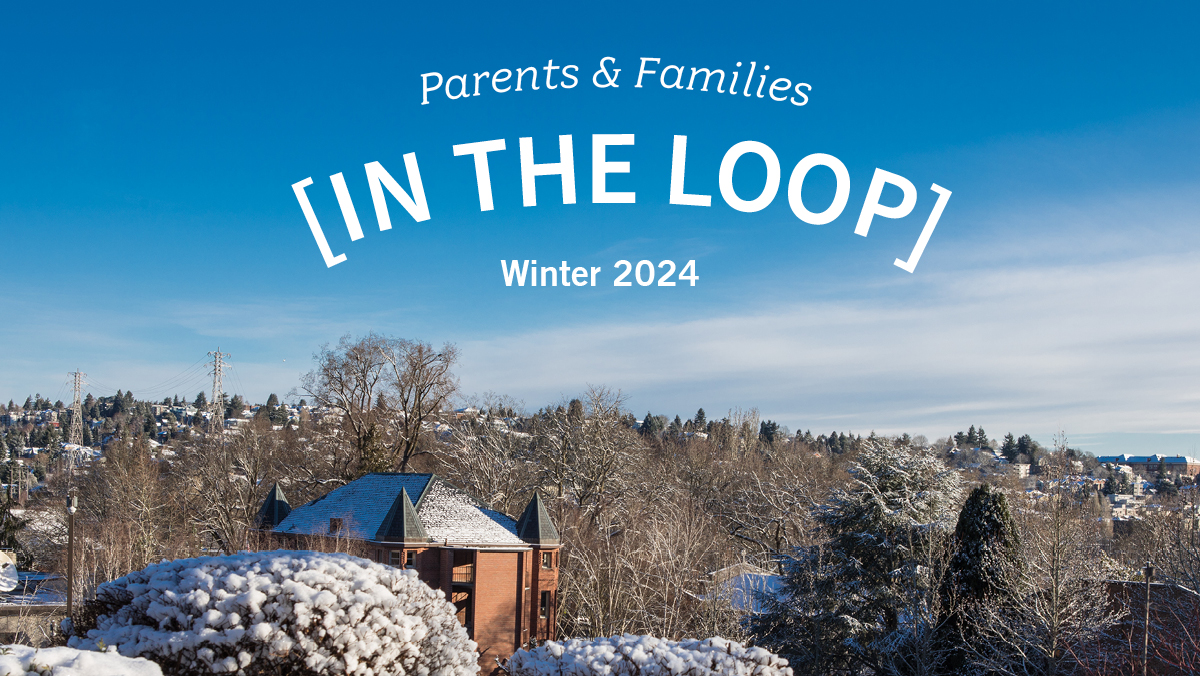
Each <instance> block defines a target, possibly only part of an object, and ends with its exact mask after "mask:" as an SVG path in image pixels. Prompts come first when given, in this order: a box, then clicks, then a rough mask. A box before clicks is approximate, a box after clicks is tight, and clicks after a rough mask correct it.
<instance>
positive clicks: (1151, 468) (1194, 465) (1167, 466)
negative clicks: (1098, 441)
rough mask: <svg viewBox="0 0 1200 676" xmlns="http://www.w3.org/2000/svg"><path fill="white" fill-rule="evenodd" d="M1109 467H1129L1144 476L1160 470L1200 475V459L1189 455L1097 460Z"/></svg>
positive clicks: (1110, 457) (1131, 456)
mask: <svg viewBox="0 0 1200 676" xmlns="http://www.w3.org/2000/svg"><path fill="white" fill-rule="evenodd" d="M1096 459H1097V460H1099V461H1100V462H1101V463H1105V464H1109V465H1128V466H1129V467H1131V468H1133V469H1134V470H1137V471H1140V472H1142V473H1143V474H1147V473H1150V472H1155V473H1157V472H1158V471H1159V469H1162V470H1165V471H1166V472H1167V473H1169V474H1179V475H1181V476H1196V475H1198V474H1200V459H1197V458H1193V457H1191V456H1189V455H1124V454H1122V455H1102V456H1100V457H1099V458H1096Z"/></svg>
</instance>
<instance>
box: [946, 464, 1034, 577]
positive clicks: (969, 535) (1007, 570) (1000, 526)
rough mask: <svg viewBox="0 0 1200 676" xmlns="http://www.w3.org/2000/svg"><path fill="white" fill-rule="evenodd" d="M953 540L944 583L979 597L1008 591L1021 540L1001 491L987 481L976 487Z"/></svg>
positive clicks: (1017, 562) (968, 499) (962, 512)
mask: <svg viewBox="0 0 1200 676" xmlns="http://www.w3.org/2000/svg"><path fill="white" fill-rule="evenodd" d="M954 539H955V546H956V552H955V554H954V558H953V559H951V562H950V575H949V577H948V579H947V582H948V584H950V585H953V588H954V589H953V591H954V592H955V593H956V594H957V595H959V596H960V597H963V596H966V597H969V598H971V599H974V600H981V599H984V598H986V597H989V596H991V595H993V594H996V593H1002V592H1005V591H1011V586H1012V584H1013V583H1014V581H1015V574H1016V573H1017V572H1018V567H1019V565H1020V560H1021V554H1020V542H1021V541H1020V537H1019V536H1018V534H1017V525H1016V523H1015V522H1014V521H1013V517H1012V513H1011V512H1009V509H1008V500H1007V498H1005V497H1004V493H1002V492H1000V491H999V490H997V489H995V488H993V487H992V486H991V485H990V484H982V485H980V486H976V487H975V489H974V490H972V491H971V495H970V497H968V498H967V501H966V503H965V504H963V508H962V511H961V512H959V515H958V525H957V526H955V528H954Z"/></svg>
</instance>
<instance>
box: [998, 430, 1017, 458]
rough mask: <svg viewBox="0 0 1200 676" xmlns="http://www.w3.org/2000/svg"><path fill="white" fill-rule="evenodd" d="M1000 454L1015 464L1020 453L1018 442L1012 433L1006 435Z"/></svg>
mask: <svg viewBox="0 0 1200 676" xmlns="http://www.w3.org/2000/svg"><path fill="white" fill-rule="evenodd" d="M1000 454H1001V455H1003V456H1004V458H1005V459H1006V460H1008V461H1009V462H1015V461H1016V459H1017V456H1018V455H1020V452H1019V451H1017V440H1016V439H1015V438H1013V435H1012V432H1009V433H1008V434H1005V435H1004V443H1003V444H1001V445H1000Z"/></svg>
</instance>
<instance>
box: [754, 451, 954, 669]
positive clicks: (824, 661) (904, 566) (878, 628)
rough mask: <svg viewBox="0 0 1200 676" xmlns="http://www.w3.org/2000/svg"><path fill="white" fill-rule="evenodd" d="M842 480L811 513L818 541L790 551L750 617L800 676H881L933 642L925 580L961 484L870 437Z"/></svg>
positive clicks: (925, 454) (929, 585)
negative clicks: (778, 582) (775, 587)
mask: <svg viewBox="0 0 1200 676" xmlns="http://www.w3.org/2000/svg"><path fill="white" fill-rule="evenodd" d="M851 477H852V482H851V486H850V487H849V489H848V490H846V489H837V490H835V491H834V493H833V496H832V497H831V499H830V500H829V501H828V502H827V503H826V504H824V505H822V506H819V507H817V508H816V509H815V514H814V516H815V517H816V519H817V521H818V522H819V523H820V524H821V526H822V530H823V534H824V535H825V536H826V537H827V540H825V541H824V542H822V543H820V544H819V545H814V546H811V547H804V548H800V549H798V550H797V551H795V552H794V555H793V556H792V557H791V559H789V560H788V561H786V562H785V564H784V568H785V573H784V579H783V585H782V588H781V589H780V591H779V592H778V593H776V594H772V595H770V596H768V597H766V598H764V599H763V600H764V605H765V611H766V612H764V613H762V614H761V615H758V616H755V617H753V618H752V619H751V630H752V633H753V634H754V635H755V636H756V637H757V639H758V641H759V643H761V644H762V645H765V646H768V647H770V648H772V649H775V650H777V651H779V652H780V654H782V655H783V656H784V657H787V658H788V659H789V660H791V663H792V665H793V666H794V667H795V668H796V669H798V670H800V671H802V672H804V673H808V672H809V671H813V672H819V673H829V672H839V673H851V674H854V673H865V672H867V671H871V672H874V673H889V672H891V671H893V669H892V667H893V666H894V662H895V661H896V660H907V659H910V658H911V659H912V661H914V662H922V663H928V662H930V661H932V660H934V659H935V657H934V656H932V655H920V654H917V653H920V652H922V651H924V650H926V649H927V648H928V647H929V646H930V645H931V644H932V642H933V640H934V634H935V631H936V626H935V625H936V624H937V622H938V616H939V614H940V609H939V607H938V606H939V604H940V597H939V594H938V587H939V585H938V584H937V581H936V580H934V579H933V577H934V576H935V575H936V574H937V571H938V567H939V565H940V564H941V552H943V551H944V547H945V546H946V544H947V543H948V541H949V537H950V529H951V528H952V527H953V525H954V517H955V515H956V508H957V507H958V504H959V501H960V500H961V496H962V480H961V478H960V477H959V475H958V473H957V472H955V471H954V470H952V469H950V468H949V467H947V466H946V465H945V464H944V463H943V462H941V461H940V460H939V459H938V458H937V457H936V456H934V455H933V453H932V452H931V451H929V450H927V449H924V448H921V447H917V446H912V445H910V444H907V443H904V442H902V441H899V440H888V439H879V438H871V439H866V440H864V441H863V444H862V449H861V451H860V453H859V456H858V459H857V462H856V463H855V464H854V465H853V467H852V469H851ZM930 666H931V667H932V666H936V665H930ZM897 670H898V671H903V669H897Z"/></svg>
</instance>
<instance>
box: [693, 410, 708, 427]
mask: <svg viewBox="0 0 1200 676" xmlns="http://www.w3.org/2000/svg"><path fill="white" fill-rule="evenodd" d="M692 421H693V422H694V423H695V424H696V429H698V430H704V429H707V428H708V419H707V418H705V417H704V409H703V408H700V409H699V410H697V411H696V417H695V418H692Z"/></svg>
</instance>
